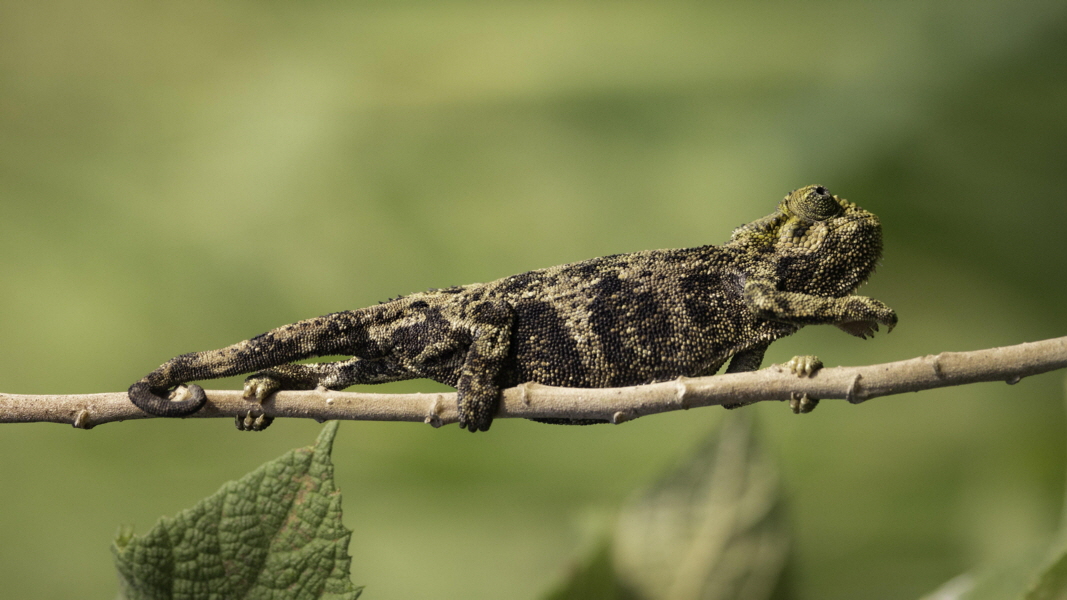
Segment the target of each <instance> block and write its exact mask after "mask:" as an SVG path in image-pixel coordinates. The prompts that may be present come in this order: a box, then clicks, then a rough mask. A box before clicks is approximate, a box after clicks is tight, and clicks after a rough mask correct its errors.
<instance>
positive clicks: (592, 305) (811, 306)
mask: <svg viewBox="0 0 1067 600" xmlns="http://www.w3.org/2000/svg"><path fill="white" fill-rule="evenodd" d="M881 252H882V235H881V225H880V223H879V221H878V218H877V217H876V216H875V215H874V214H872V213H870V212H867V211H865V210H863V209H862V208H859V207H858V206H856V205H855V204H853V203H851V202H849V201H847V200H844V199H841V198H838V197H837V196H834V195H832V194H830V193H829V192H828V191H827V190H826V188H824V187H822V186H816V185H812V186H808V187H805V188H801V189H799V190H795V191H793V192H792V193H790V194H789V195H788V196H786V197H785V199H783V200H782V201H781V202H780V203H779V204H778V207H777V210H776V211H775V212H774V213H773V214H771V215H768V216H766V217H764V218H762V219H759V220H757V221H754V222H752V223H749V224H747V225H743V226H741V227H739V228H737V229H736V230H735V231H734V232H733V235H732V236H731V238H730V241H729V242H727V243H726V244H723V245H721V246H701V247H698V248H684V249H670V250H649V251H644V252H635V253H631V254H618V255H614V256H604V257H600V258H594V259H590V260H586V261H582V262H577V263H572V264H567V265H560V266H556V267H550V268H547V269H540V270H536V271H530V272H527V273H521V274H519V275H512V276H510V277H505V278H503V279H498V280H496V281H491V282H489V283H475V284H471V285H465V286H457V287H451V288H445V289H439V290H430V291H427V292H423V293H416V294H411V295H409V296H404V297H400V298H397V299H395V300H391V301H388V302H384V303H381V304H378V305H377V306H371V307H368V308H361V309H358V310H350V311H343V312H337V313H333V314H329V315H325V316H321V317H316V318H313V319H307V320H304V321H299V322H297V323H293V324H290V325H285V326H282V327H279V328H277V329H273V330H271V331H268V332H266V333H263V334H261V335H258V336H256V337H254V338H252V339H249V340H245V341H243V342H238V343H237V344H234V345H232V346H229V347H226V348H222V349H219V350H209V351H205V352H193V353H190V354H183V355H181V356H177V357H175V358H172V359H171V360H169V361H167V362H166V363H164V364H163V365H162V366H160V367H159V368H158V369H156V370H155V371H152V372H151V373H149V374H148V375H147V376H145V377H144V378H143V379H141V380H140V381H138V382H137V383H135V384H134V385H133V386H131V388H130V391H129V396H130V399H131V401H132V402H133V403H134V404H136V405H137V406H138V407H140V408H141V409H142V410H144V411H145V412H148V413H151V414H154V415H160V416H173V417H180V416H185V415H188V414H192V413H193V412H196V411H197V410H199V409H200V408H201V407H202V406H203V404H204V402H205V401H206V398H205V396H204V392H203V390H202V389H201V388H200V387H199V386H195V385H192V386H189V388H188V390H187V391H186V398H185V399H184V400H178V401H173V400H169V399H167V397H166V396H167V393H168V392H169V391H171V390H173V389H174V388H175V387H176V386H178V385H180V384H184V383H187V382H190V381H197V380H203V379H213V378H218V377H228V376H233V375H239V374H245V373H252V374H251V375H250V376H249V377H248V379H247V380H246V381H245V394H244V395H245V397H246V398H250V399H255V400H259V401H262V400H263V399H265V398H266V397H267V396H268V395H270V394H271V393H273V392H275V391H277V390H280V389H313V388H315V387H317V386H323V387H326V388H329V389H343V388H345V387H348V386H350V385H354V384H367V383H382V382H387V381H397V380H402V379H414V378H429V379H433V380H435V381H439V382H442V383H445V384H448V385H451V386H454V387H456V388H457V391H458V398H459V400H458V402H459V415H460V427H463V428H465V429H469V430H470V431H485V430H488V429H489V426H490V424H491V423H492V420H493V414H494V411H495V409H496V406H497V402H498V398H499V396H500V390H501V389H502V388H505V387H510V386H514V385H518V384H520V383H523V382H537V383H542V384H546V385H554V386H567V387H582V388H592V387H619V386H630V385H639V384H645V383H651V382H655V381H664V380H669V379H673V378H677V377H679V376H687V377H697V376H702V375H711V374H714V373H715V372H717V371H718V370H719V369H720V368H721V367H722V365H723V364H725V363H726V362H727V361H729V366H728V367H727V369H726V372H738V371H750V370H755V369H758V368H759V366H760V363H761V362H762V360H763V354H764V351H765V350H766V349H767V346H768V345H769V344H770V343H771V342H773V341H774V340H776V339H778V338H780V337H783V336H787V335H789V334H791V333H794V332H795V331H797V330H798V329H800V328H801V327H802V326H804V325H817V324H832V325H836V326H837V327H839V328H841V329H842V330H844V331H845V332H847V333H849V334H852V335H855V336H859V337H861V338H865V337H867V336H869V335H872V334H873V333H874V332H875V331H877V329H878V325H879V324H882V325H885V326H887V327H889V328H892V327H893V326H894V325H895V324H896V322H897V317H896V314H895V313H894V312H893V310H892V309H891V308H889V307H888V306H886V305H885V304H883V303H882V302H880V301H878V300H875V299H872V298H868V297H865V296H855V295H851V294H852V293H853V292H854V291H855V290H856V288H858V287H859V286H860V285H861V284H862V283H863V282H864V281H866V280H867V278H868V277H869V276H870V275H871V273H872V272H873V270H874V268H875V265H876V263H877V262H878V261H879V259H880V257H881ZM331 355H345V356H352V357H353V358H352V359H350V360H344V361H339V362H329V363H317V364H292V363H293V361H298V360H301V359H306V358H310V357H315V356H331ZM797 365H800V368H799V372H800V374H801V375H806V374H810V372H812V371H813V370H814V369H817V368H818V367H819V366H820V365H819V363H818V362H817V360H812V359H806V360H799V361H798V360H794V361H792V362H791V366H792V367H794V371H797V370H798V369H797V368H796V367H797ZM794 404H795V403H794ZM813 406H814V404H813V402H807V403H806V404H804V408H805V410H804V412H806V410H810V408H811V407H813ZM796 408H797V407H796V406H794V409H796ZM549 422H558V423H568V422H570V423H584V422H574V421H567V420H551V421H549ZM267 424H269V421H265V420H264V419H259V420H256V421H253V420H251V411H250V413H249V417H248V418H246V420H245V421H244V422H243V423H242V422H241V421H240V420H239V422H238V428H239V429H246V428H247V429H261V428H263V427H265V426H266V425H267Z"/></svg>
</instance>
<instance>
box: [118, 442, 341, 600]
mask: <svg viewBox="0 0 1067 600" xmlns="http://www.w3.org/2000/svg"><path fill="white" fill-rule="evenodd" d="M336 433H337V423H336V422H333V423H328V424H327V425H326V426H325V427H324V428H323V430H322V433H320V434H319V438H318V440H317V441H316V443H315V446H313V447H307V448H299V449H296V450H292V451H290V452H288V453H286V454H284V455H283V456H281V457H279V458H277V459H275V460H272V461H270V462H268V463H266V464H264V465H262V466H260V467H259V468H257V469H256V470H255V471H252V472H251V473H249V474H248V475H245V476H244V477H242V478H241V479H239V480H237V481H231V482H229V483H226V484H225V485H223V486H222V488H221V489H220V490H219V491H218V492H216V493H215V494H214V495H212V496H209V497H207V498H205V499H203V500H201V501H200V502H199V503H197V504H196V506H194V507H193V508H190V509H187V510H184V511H182V512H180V513H178V514H177V515H176V516H174V517H173V518H167V517H163V518H162V519H160V520H159V523H157V524H156V526H155V527H153V528H152V530H151V531H149V532H148V533H146V534H145V535H144V536H133V535H131V534H130V533H128V532H121V531H120V533H119V535H118V536H116V539H115V542H114V544H113V545H112V553H113V554H114V556H115V566H116V568H117V569H118V572H119V580H120V583H121V587H122V592H123V593H124V594H125V597H126V598H127V599H128V600H142V599H144V600H148V599H157V598H158V599H173V600H200V599H205V600H206V599H212V600H216V599H217V600H225V599H230V598H242V599H248V600H252V599H257V598H270V599H272V600H307V599H321V600H326V599H329V600H340V599H345V600H354V599H355V598H358V597H359V595H360V593H361V591H362V588H358V587H355V586H353V585H352V582H351V580H350V579H349V574H348V569H349V564H350V563H351V560H352V559H351V557H349V556H348V541H349V538H350V537H351V535H352V532H351V531H349V530H348V529H345V527H344V525H342V523H341V493H340V492H339V491H338V490H337V489H336V488H335V487H334V483H333V464H332V463H331V462H330V451H331V449H332V447H333V439H334V436H335V435H336Z"/></svg>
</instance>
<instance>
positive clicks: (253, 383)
mask: <svg viewBox="0 0 1067 600" xmlns="http://www.w3.org/2000/svg"><path fill="white" fill-rule="evenodd" d="M281 388H282V384H281V382H280V381H278V380H277V379H275V378H273V377H268V376H266V375H250V376H249V377H248V379H245V386H244V391H243V392H242V394H241V397H243V398H244V399H245V400H255V401H256V402H259V403H260V404H263V401H264V400H266V399H267V397H268V396H270V395H271V394H273V393H274V392H277V391H278V390H280V389H281Z"/></svg>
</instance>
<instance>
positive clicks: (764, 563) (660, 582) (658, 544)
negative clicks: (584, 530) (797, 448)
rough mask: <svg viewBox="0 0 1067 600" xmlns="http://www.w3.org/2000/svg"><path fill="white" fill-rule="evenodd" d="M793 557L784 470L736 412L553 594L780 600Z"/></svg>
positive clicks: (638, 501)
mask: <svg viewBox="0 0 1067 600" xmlns="http://www.w3.org/2000/svg"><path fill="white" fill-rule="evenodd" d="M788 558H789V538H788V535H787V532H786V523H785V519H784V515H783V512H782V502H781V494H780V492H779V485H778V473H777V469H776V468H775V466H774V464H773V462H772V461H771V460H770V459H768V458H767V457H766V455H764V454H763V452H761V451H760V449H759V446H758V444H757V441H756V436H755V434H754V432H753V428H752V423H751V419H750V417H749V416H748V415H744V414H738V413H732V414H730V415H728V416H727V417H726V418H725V419H724V420H723V424H722V427H721V428H720V430H719V431H718V434H717V435H713V436H711V437H709V439H708V440H707V441H706V442H705V443H704V444H702V445H701V446H700V447H699V448H698V449H697V450H696V452H695V453H694V454H693V455H692V456H691V457H690V458H689V459H688V460H687V461H686V462H685V463H684V464H683V465H681V466H680V467H679V468H677V469H675V470H673V471H672V472H671V473H669V474H668V475H667V476H666V477H665V478H664V479H663V480H661V481H660V482H659V483H658V484H656V485H654V486H653V487H652V488H650V489H648V490H646V491H644V492H641V493H639V494H638V495H637V496H635V497H634V498H633V499H632V500H631V501H630V502H628V503H627V505H626V506H624V507H623V509H622V511H621V513H620V515H619V519H618V522H617V524H616V527H615V531H614V539H613V540H612V541H611V542H609V543H604V544H601V545H600V546H598V547H597V548H596V549H595V550H594V552H592V553H591V554H590V556H589V558H588V559H587V560H586V561H585V563H584V564H582V565H581V566H580V567H579V568H577V569H576V570H575V572H574V573H573V574H572V575H571V576H570V577H569V578H568V579H567V581H566V582H565V583H564V584H563V585H561V586H560V587H559V588H557V589H556V590H554V591H553V592H551V593H550V594H548V595H546V596H545V600H570V599H575V600H577V599H583V600H585V599H596V600H661V599H662V600H667V599H670V600H782V599H783V598H785V597H786V596H785V593H786V588H785V583H786V579H785V576H784V573H785V568H786V563H787V561H788Z"/></svg>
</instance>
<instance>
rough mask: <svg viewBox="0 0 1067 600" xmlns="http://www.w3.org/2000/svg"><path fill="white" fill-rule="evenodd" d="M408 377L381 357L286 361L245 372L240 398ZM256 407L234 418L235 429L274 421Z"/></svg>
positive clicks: (260, 399)
mask: <svg viewBox="0 0 1067 600" xmlns="http://www.w3.org/2000/svg"><path fill="white" fill-rule="evenodd" d="M411 378H412V374H411V373H410V372H408V371H407V370H405V369H403V368H402V367H400V366H398V365H396V364H395V363H393V362H391V361H388V360H384V359H382V360H365V359H362V358H352V359H349V360H343V361H337V362H328V363H311V364H286V365H279V366H277V367H271V368H269V369H264V370H262V371H260V372H258V373H254V374H252V375H249V376H248V378H247V379H245V387H244V397H245V399H246V400H255V401H256V402H260V403H262V402H263V401H264V400H266V399H267V397H268V396H270V395H271V394H273V393H274V392H277V391H279V390H283V389H284V390H312V389H315V388H316V387H319V386H320V385H321V386H322V387H325V388H328V389H331V390H342V389H344V388H346V387H348V386H350V385H356V384H360V383H385V382H387V381H399V380H401V379H411ZM257 410H258V409H251V408H250V409H248V413H247V414H246V415H245V416H244V417H243V418H242V417H237V418H236V419H235V420H234V424H235V425H236V426H237V430H238V431H263V430H264V429H266V428H267V427H269V426H270V424H271V423H273V422H274V418H273V417H268V416H267V415H263V414H261V415H259V416H255V412H256V411H257Z"/></svg>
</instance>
